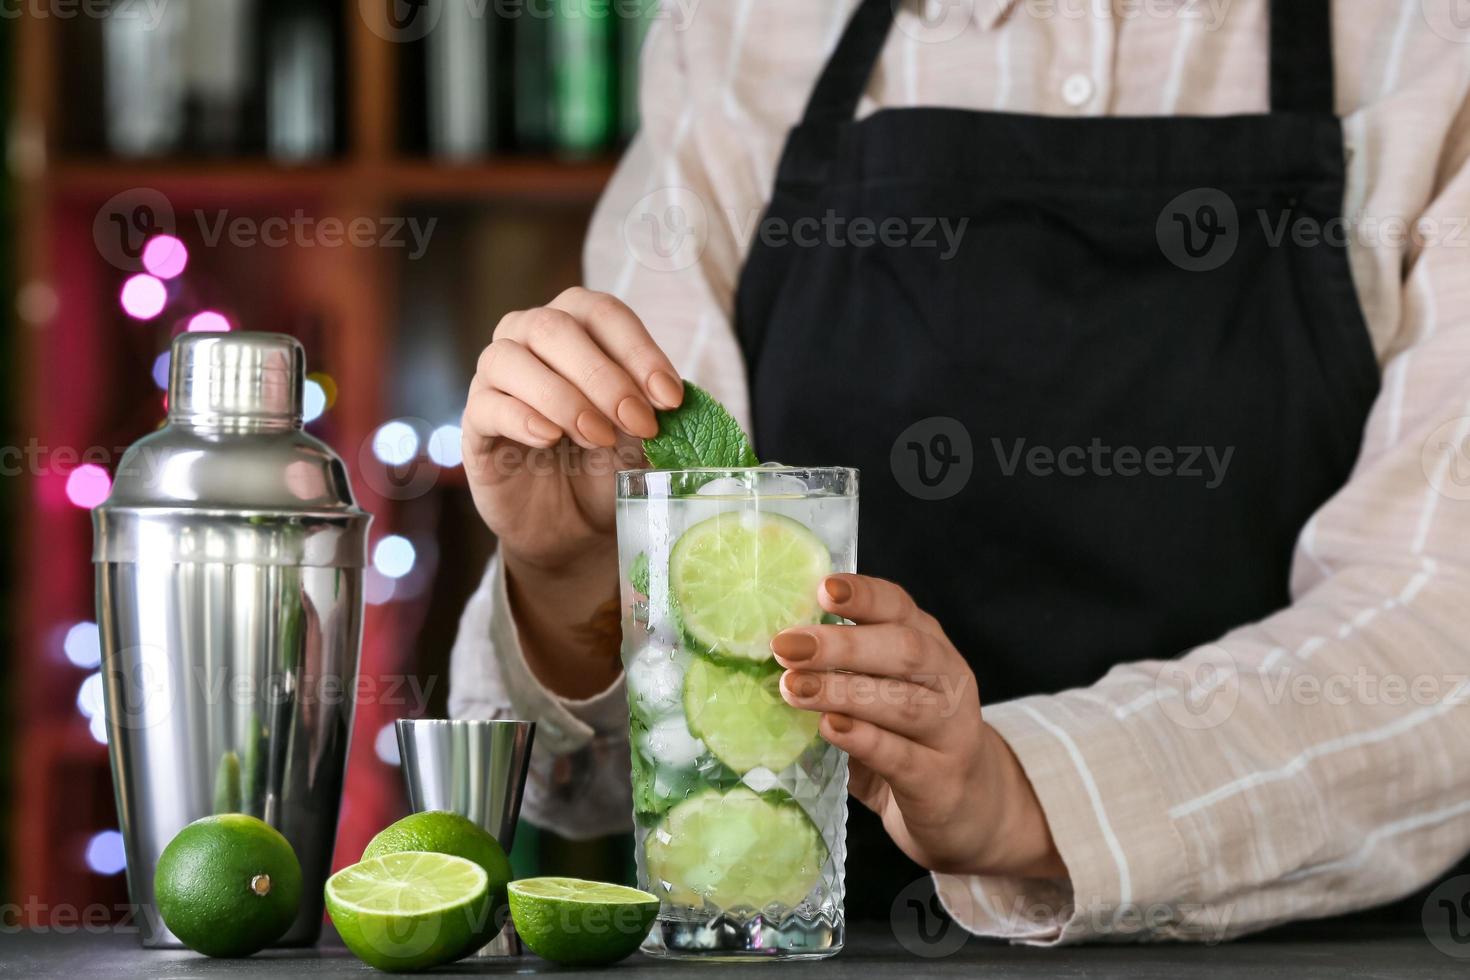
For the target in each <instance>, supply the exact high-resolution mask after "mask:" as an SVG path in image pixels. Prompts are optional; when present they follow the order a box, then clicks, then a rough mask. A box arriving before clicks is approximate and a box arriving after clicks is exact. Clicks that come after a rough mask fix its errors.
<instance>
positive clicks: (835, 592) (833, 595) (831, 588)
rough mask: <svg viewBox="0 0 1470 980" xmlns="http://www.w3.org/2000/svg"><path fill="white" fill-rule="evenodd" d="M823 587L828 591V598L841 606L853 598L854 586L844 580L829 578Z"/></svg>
mask: <svg viewBox="0 0 1470 980" xmlns="http://www.w3.org/2000/svg"><path fill="white" fill-rule="evenodd" d="M822 587H823V588H824V589H826V590H827V597H828V598H829V599H831V600H832V601H833V602H836V603H839V604H841V603H844V602H846V601H847V600H848V599H851V598H852V584H851V583H849V582H847V581H845V580H843V579H840V578H835V577H834V578H829V579H827V580H826V581H825V582H823V583H822Z"/></svg>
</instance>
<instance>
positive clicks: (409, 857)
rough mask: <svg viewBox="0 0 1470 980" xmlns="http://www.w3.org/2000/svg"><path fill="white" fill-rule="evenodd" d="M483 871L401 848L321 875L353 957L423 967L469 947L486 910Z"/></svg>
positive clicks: (395, 968)
mask: <svg viewBox="0 0 1470 980" xmlns="http://www.w3.org/2000/svg"><path fill="white" fill-rule="evenodd" d="M489 897H490V876H489V875H488V874H486V873H485V869H484V868H482V867H480V866H479V865H478V864H476V863H475V862H473V861H468V860H466V859H464V858H459V857H454V856H452V855H449V854H434V853H429V852H424V851H404V852H401V853H398V854H388V855H385V856H383V857H379V858H371V859H369V860H367V861H363V862H360V863H358V864H354V865H352V866H351V867H349V868H344V869H342V870H341V871H339V872H337V873H336V874H334V875H332V877H330V878H328V879H327V887H326V899H327V910H328V911H329V912H330V913H331V916H332V924H333V925H335V926H336V927H337V932H338V933H339V934H340V935H341V937H342V941H343V942H344V943H346V944H347V948H348V949H350V950H352V952H353V953H354V954H356V956H357V957H358V959H360V960H362V961H363V962H364V963H367V964H368V965H369V966H374V967H377V968H378V969H379V970H387V971H390V972H404V971H412V970H424V969H428V968H429V967H433V966H438V965H440V964H442V963H449V962H452V961H454V960H457V959H459V958H460V957H461V956H464V955H465V954H467V953H469V952H471V951H473V949H474V948H475V940H476V938H477V937H478V935H479V934H480V931H481V928H482V926H483V922H482V920H483V919H484V917H485V916H487V915H489V914H490V908H489Z"/></svg>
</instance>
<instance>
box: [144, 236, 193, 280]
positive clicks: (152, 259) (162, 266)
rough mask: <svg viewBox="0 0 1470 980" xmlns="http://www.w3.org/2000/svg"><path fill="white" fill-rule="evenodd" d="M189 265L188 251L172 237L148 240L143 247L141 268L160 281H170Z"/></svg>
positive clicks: (158, 237)
mask: <svg viewBox="0 0 1470 980" xmlns="http://www.w3.org/2000/svg"><path fill="white" fill-rule="evenodd" d="M188 264H189V250H188V249H187V248H185V247H184V243H183V242H181V241H179V240H178V239H177V238H175V237H174V236H172V235H159V236H157V237H156V238H150V239H149V240H148V244H147V245H144V246H143V268H145V269H147V270H148V271H149V272H151V273H153V275H155V276H157V277H158V278H160V279H172V278H173V277H174V276H177V275H178V274H179V273H181V272H183V271H184V266H186V265H188Z"/></svg>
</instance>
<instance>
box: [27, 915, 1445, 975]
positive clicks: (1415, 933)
mask: <svg viewBox="0 0 1470 980" xmlns="http://www.w3.org/2000/svg"><path fill="white" fill-rule="evenodd" d="M853 931H854V932H855V933H856V934H855V935H853V936H851V937H850V938H849V942H848V947H847V949H846V950H844V951H843V953H842V954H841V955H839V956H837V957H835V958H833V959H828V960H822V961H818V962H809V963H805V964H801V965H794V964H793V965H788V966H780V965H774V964H772V965H769V966H768V967H766V968H768V969H773V970H780V971H782V972H786V973H789V972H792V971H800V972H801V974H802V976H803V977H806V978H810V980H819V978H839V977H841V978H845V977H849V976H852V975H854V974H856V975H860V976H881V977H891V976H901V977H904V978H906V980H928V978H930V977H975V976H977V975H980V976H983V977H985V978H986V980H991V978H993V980H1007V978H1011V977H1028V978H1041V977H1062V978H1082V977H1102V978H1110V977H1118V978H1125V977H1126V978H1130V980H1133V978H1136V980H1181V978H1188V980H1214V978H1219V980H1238V978H1241V977H1247V978H1250V980H1278V978H1279V980H1303V978H1313V977H1324V978H1325V977H1333V978H1338V977H1343V976H1356V977H1383V978H1389V977H1394V978H1397V977H1446V976H1464V975H1466V973H1467V971H1470V960H1465V959H1457V958H1455V957H1452V956H1449V955H1447V954H1445V953H1443V952H1441V951H1440V950H1438V949H1436V948H1435V947H1434V946H1433V945H1431V943H1430V942H1429V940H1428V939H1427V938H1425V934H1424V932H1423V930H1422V929H1419V928H1417V927H1415V926H1410V925H1406V926H1402V927H1390V926H1378V927H1371V928H1365V927H1353V928H1350V929H1349V928H1343V927H1342V926H1341V925H1338V926H1336V927H1331V928H1328V927H1318V928H1315V929H1313V928H1306V929H1297V930H1293V931H1290V932H1283V933H1274V934H1270V935H1266V936H1261V937H1255V938H1252V939H1247V940H1242V941H1237V942H1233V943H1224V944H1221V945H1218V946H1198V945H1194V946H1191V945H1175V944H1169V945H1150V946H1081V947H1075V946H1074V947H1067V948H1061V949H1032V948H1025V947H1016V946H1005V945H999V944H994V943H989V942H984V941H981V940H976V939H970V940H968V941H966V942H965V943H964V945H963V946H961V948H960V949H959V950H958V951H957V952H954V953H951V954H949V955H947V956H935V957H928V958H926V957H921V956H916V955H914V954H913V953H910V952H908V951H907V950H905V949H904V948H903V947H902V946H901V945H900V944H899V943H898V941H897V940H895V939H894V938H893V937H892V935H890V934H889V933H888V931H887V930H886V929H882V928H881V927H876V926H875V927H872V928H870V929H866V930H864V929H863V928H862V927H858V928H857V929H855V930H853ZM1455 952H1457V953H1464V954H1470V944H1467V946H1466V947H1464V948H1462V949H1456V950H1455ZM761 968H762V964H753V965H751V966H749V967H736V968H735V969H740V970H755V969H761ZM709 969H711V967H708V966H705V965H703V964H689V963H675V962H668V961H661V960H653V959H650V958H648V957H645V956H642V955H637V954H635V955H634V956H633V957H632V958H630V959H627V960H624V961H623V962H622V963H620V964H618V965H617V966H615V967H613V968H612V970H613V971H615V972H613V973H611V974H608V973H607V971H598V972H600V973H603V974H604V975H610V976H612V977H617V978H621V980H636V978H639V977H652V978H659V980H672V978H674V977H677V976H681V975H687V974H691V973H696V972H701V973H707V972H708V970H709ZM548 972H554V973H558V974H561V975H564V976H574V975H577V971H572V970H561V969H558V968H557V967H554V966H552V965H551V964H549V963H545V962H543V961H542V960H539V959H537V958H536V957H534V956H531V955H529V954H527V955H526V956H523V957H518V958H515V959H511V960H499V961H479V962H473V961H472V962H468V963H459V964H454V965H453V966H449V967H444V968H441V969H440V970H436V971H433V972H432V973H431V974H429V975H430V976H446V975H462V976H475V975H493V974H515V973H548ZM588 975H591V974H588ZM277 976H290V977H293V978H297V977H299V978H302V980H307V978H319V977H330V978H336V977H358V978H362V977H371V976H379V977H381V976H385V974H380V973H376V972H375V971H374V970H372V969H370V968H369V967H367V966H366V965H364V964H362V963H360V962H358V961H357V960H355V959H354V958H353V957H352V956H351V955H350V954H349V953H347V951H346V950H344V949H342V948H341V947H340V946H336V945H334V940H332V939H330V938H329V939H327V940H325V941H324V943H323V945H322V946H321V947H320V948H317V949H310V950H299V951H285V950H282V951H272V952H267V953H262V954H260V955H258V956H254V957H252V958H250V959H245V960H211V959H207V958H205V957H202V956H197V955H195V954H193V953H188V952H182V951H179V952H175V951H158V950H143V949H141V948H139V946H138V942H137V937H136V935H133V934H130V933H129V934H118V933H114V932H109V933H102V934H97V933H91V934H86V933H80V932H77V933H72V934H69V935H60V934H57V933H41V932H9V931H0V977H16V978H22V977H23V978H27V980H30V978H66V980H113V978H117V980H134V978H150V980H151V978H155V977H156V978H161V980H195V978H199V980H205V978H211V977H277Z"/></svg>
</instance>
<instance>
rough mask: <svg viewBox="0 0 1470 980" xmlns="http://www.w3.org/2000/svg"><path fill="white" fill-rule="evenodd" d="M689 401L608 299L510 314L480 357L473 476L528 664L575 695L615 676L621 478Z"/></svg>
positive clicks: (600, 296) (576, 292)
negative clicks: (665, 411) (661, 415)
mask: <svg viewBox="0 0 1470 980" xmlns="http://www.w3.org/2000/svg"><path fill="white" fill-rule="evenodd" d="M683 399H684V386H683V384H682V383H681V382H680V381H679V374H678V372H677V371H676V370H675V369H674V366H673V365H672V364H671V363H669V359H668V357H666V356H665V355H664V353H663V351H661V350H660V349H659V347H658V345H657V344H656V343H654V341H653V338H652V337H650V336H649V334H648V331H647V330H646V329H645V328H644V326H643V323H642V321H640V320H639V319H638V317H637V316H636V315H634V313H633V311H632V310H630V309H628V307H627V306H625V305H623V303H621V302H620V301H619V300H617V299H616V298H614V297H612V296H609V295H607V294H606V293H594V292H591V291H589V290H586V289H580V288H574V289H569V290H567V291H566V292H564V293H562V294H561V295H560V296H558V297H557V298H556V299H554V300H552V301H551V302H550V303H548V304H547V305H546V306H542V307H538V308H536V309H532V310H524V311H520V312H516V313H511V314H508V315H507V316H506V317H505V318H504V319H503V320H501V321H500V324H499V326H497V327H496V328H495V337H494V339H493V341H492V342H491V344H490V346H488V347H486V348H485V350H484V352H483V353H482V354H481V355H480V361H479V364H478V366H477V368H476V371H475V377H474V380H473V381H472V382H471V383H470V391H469V397H468V399H467V401H466V403H465V409H464V418H463V425H462V429H463V433H464V438H463V441H464V462H465V473H466V475H467V477H468V479H469V485H470V493H471V495H472V496H473V497H474V501H475V507H476V508H477V509H478V510H479V512H480V516H481V517H482V518H483V519H484V521H485V523H486V525H488V526H489V528H490V530H492V531H494V532H495V535H496V537H497V538H498V539H499V542H500V545H499V547H500V555H501V560H502V561H503V562H504V563H505V571H506V576H507V582H508V586H509V591H510V599H511V606H512V608H513V610H514V612H515V615H516V623H517V626H518V627H519V628H520V635H521V640H522V645H523V647H524V648H525V650H526V654H527V659H528V661H529V662H530V665H531V667H532V669H533V670H534V671H535V672H536V675H537V676H538V677H539V678H540V679H541V681H542V683H544V684H546V685H547V686H548V687H550V688H551V689H552V690H553V691H555V692H557V693H558V694H561V695H563V696H565V697H586V696H588V695H591V694H594V693H596V692H597V691H600V690H602V689H603V688H605V687H606V686H607V685H608V684H609V683H611V681H612V680H613V679H614V678H615V677H616V676H617V672H618V669H619V668H618V663H617V645H618V636H617V634H618V616H617V612H616V602H615V598H616V594H617V559H616V554H617V548H616V542H615V538H614V533H613V528H614V521H613V503H614V489H613V476H614V474H615V473H616V472H617V471H618V470H620V469H628V468H631V467H636V466H638V465H640V463H641V462H642V461H643V450H642V447H641V446H640V445H639V442H638V440H640V439H643V438H646V437H649V436H653V435H656V434H657V433H658V421H657V419H656V418H655V416H654V410H655V409H658V408H675V407H677V406H678V405H679V403H680V402H681V401H683Z"/></svg>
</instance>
